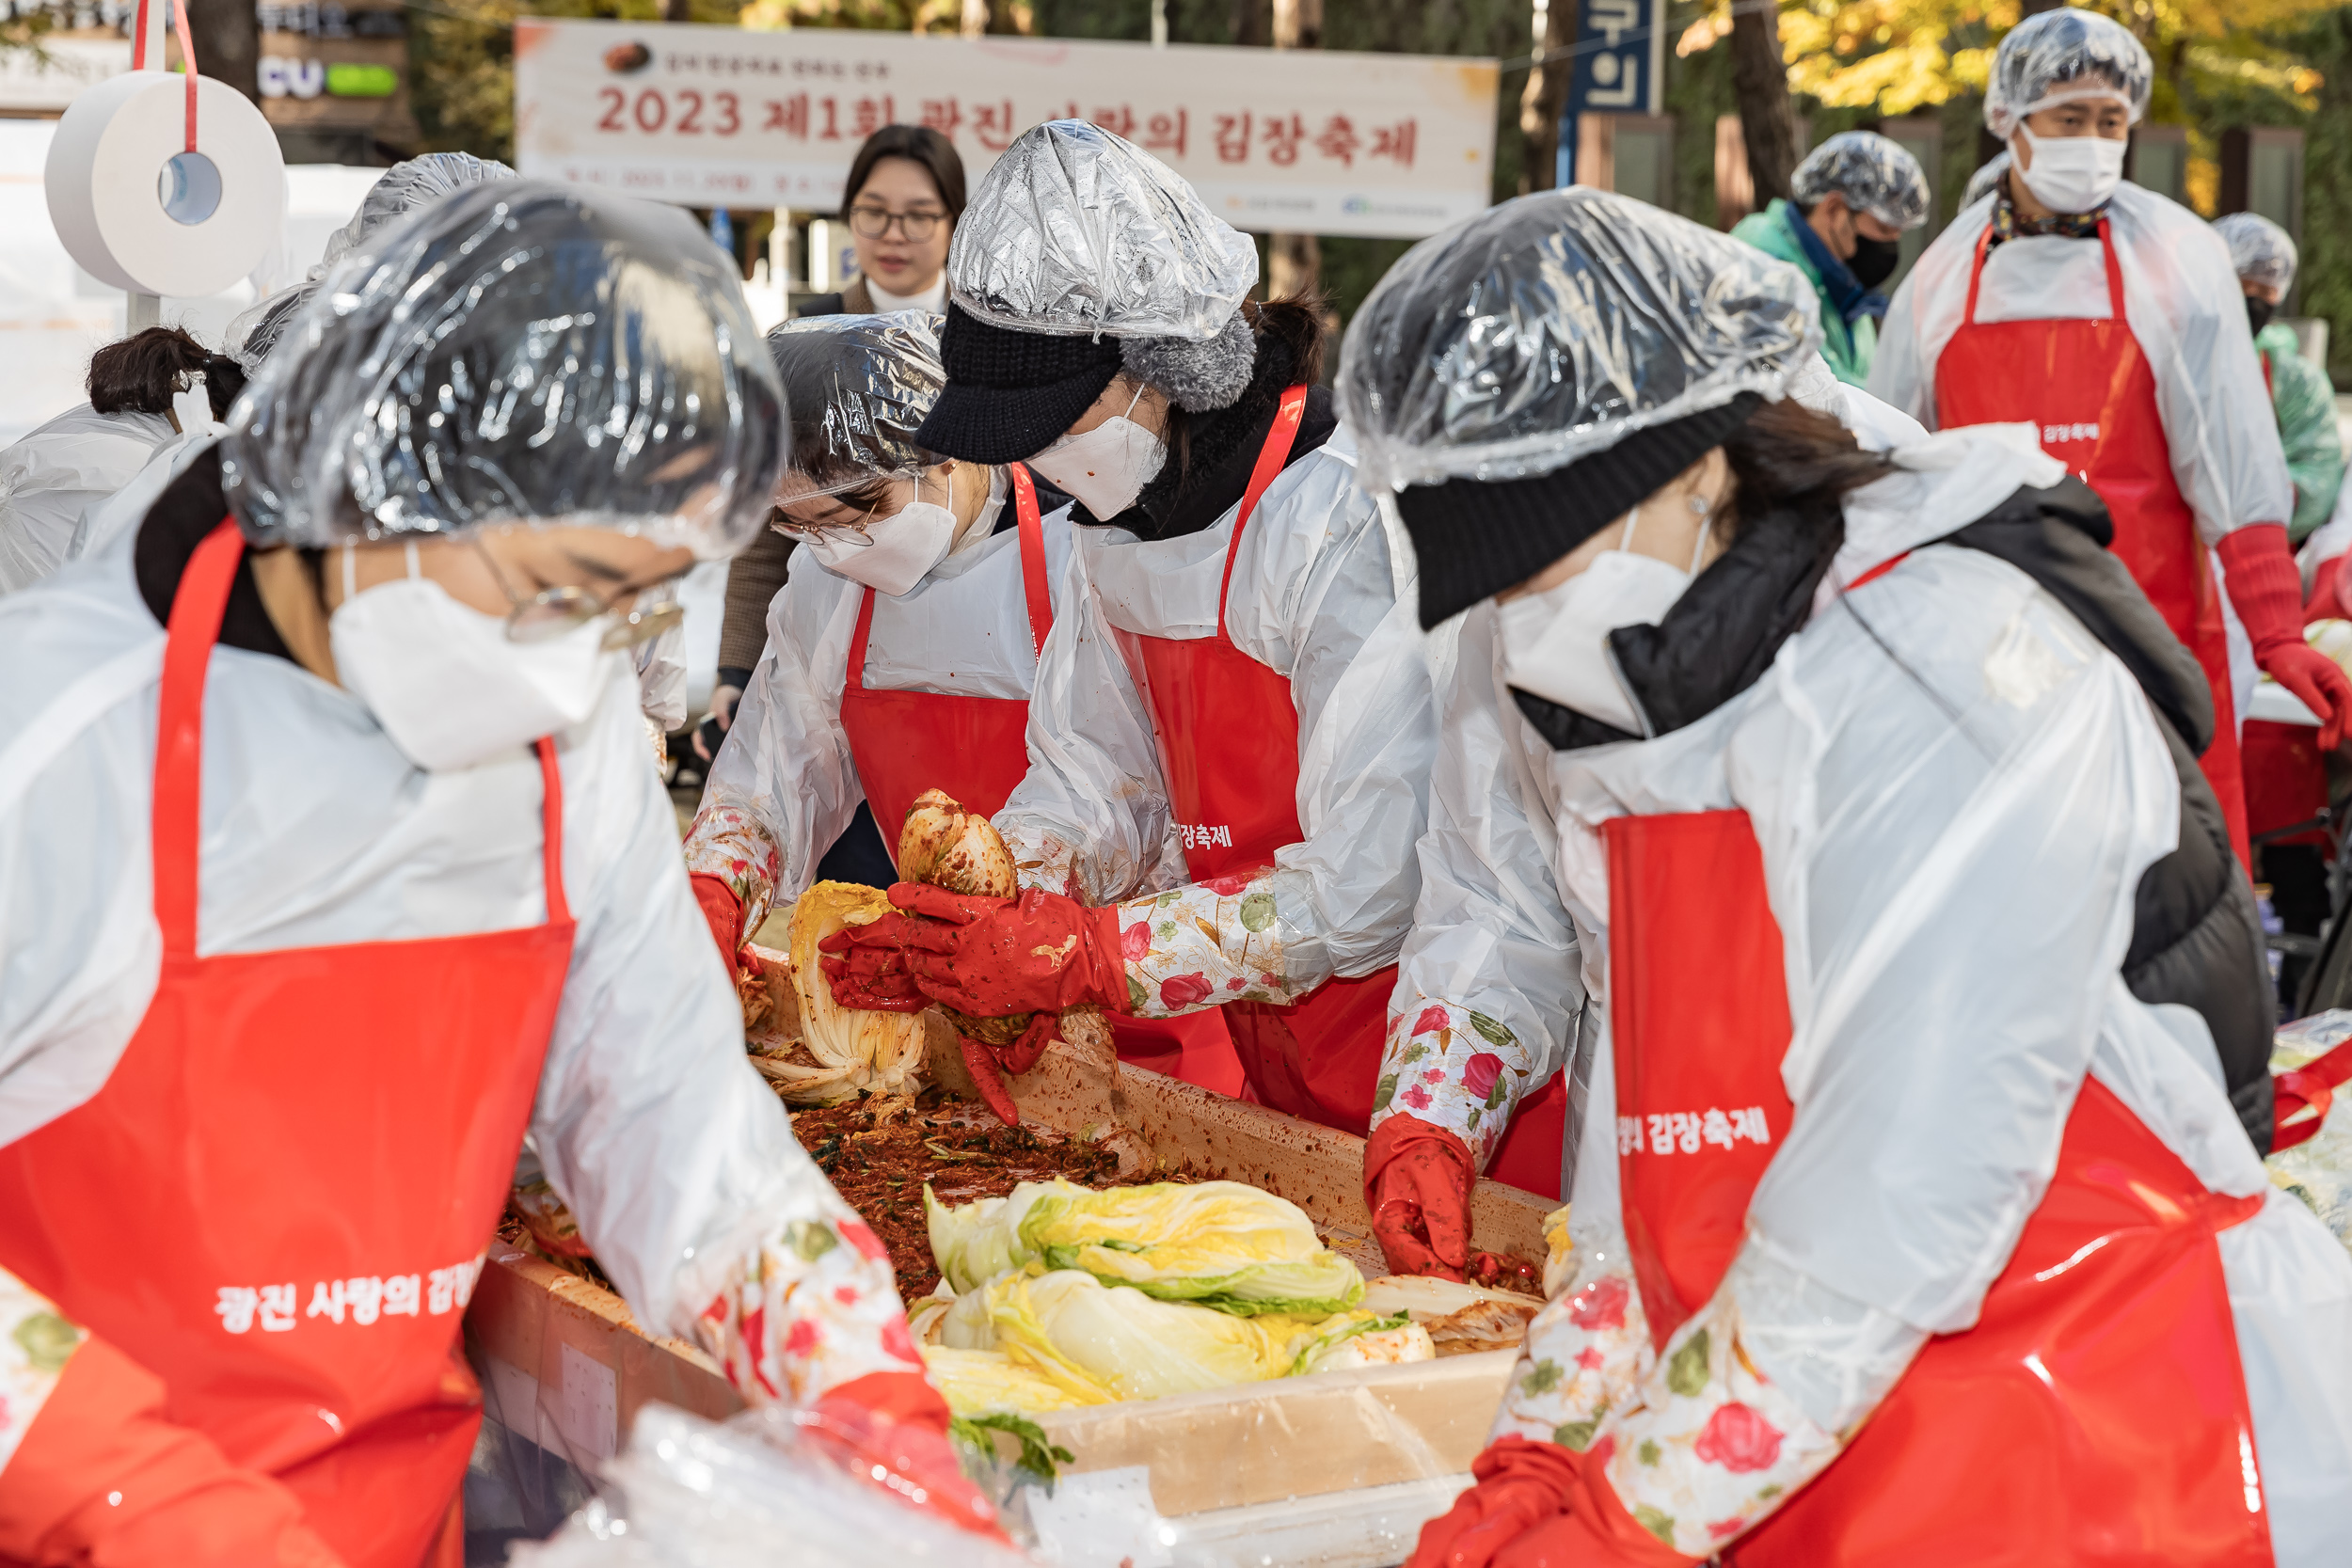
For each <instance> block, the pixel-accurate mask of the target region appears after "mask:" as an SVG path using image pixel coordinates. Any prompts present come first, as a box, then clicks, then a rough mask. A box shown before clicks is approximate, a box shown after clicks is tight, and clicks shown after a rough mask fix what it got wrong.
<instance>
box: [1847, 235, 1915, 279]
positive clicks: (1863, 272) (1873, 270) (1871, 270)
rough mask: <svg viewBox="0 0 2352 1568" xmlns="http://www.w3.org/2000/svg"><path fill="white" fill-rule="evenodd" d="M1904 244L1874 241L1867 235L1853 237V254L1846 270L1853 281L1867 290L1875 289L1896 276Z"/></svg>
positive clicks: (1892, 241)
mask: <svg viewBox="0 0 2352 1568" xmlns="http://www.w3.org/2000/svg"><path fill="white" fill-rule="evenodd" d="M1902 248H1903V247H1902V242H1901V241H1899V240H1874V239H1872V238H1870V236H1869V235H1867V234H1856V235H1855V236H1854V237H1853V254H1852V255H1851V256H1849V257H1847V258H1846V270H1847V271H1848V272H1850V273H1852V274H1853V280H1854V281H1855V282H1857V283H1859V284H1861V285H1862V286H1863V287H1864V288H1866V289H1875V288H1877V287H1878V286H1879V285H1880V284H1882V283H1883V282H1885V281H1886V280H1887V279H1888V278H1889V277H1893V276H1894V274H1895V263H1896V262H1898V261H1901V260H1902Z"/></svg>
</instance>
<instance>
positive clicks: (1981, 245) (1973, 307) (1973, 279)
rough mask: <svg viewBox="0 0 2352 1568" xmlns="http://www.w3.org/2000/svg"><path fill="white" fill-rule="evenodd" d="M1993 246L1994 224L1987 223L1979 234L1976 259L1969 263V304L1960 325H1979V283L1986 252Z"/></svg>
mask: <svg viewBox="0 0 2352 1568" xmlns="http://www.w3.org/2000/svg"><path fill="white" fill-rule="evenodd" d="M1992 248H1993V225H1992V224H1990V223H1987V224H1986V225H1985V226H1984V232H1983V233H1981V234H1979V235H1978V236H1977V256H1976V260H1975V261H1971V262H1969V263H1968V306H1967V309H1964V310H1963V311H1961V313H1960V325H1963V326H1974V325H1977V285H1979V283H1982V282H1983V281H1984V253H1985V252H1986V251H1988V250H1990V249H1992Z"/></svg>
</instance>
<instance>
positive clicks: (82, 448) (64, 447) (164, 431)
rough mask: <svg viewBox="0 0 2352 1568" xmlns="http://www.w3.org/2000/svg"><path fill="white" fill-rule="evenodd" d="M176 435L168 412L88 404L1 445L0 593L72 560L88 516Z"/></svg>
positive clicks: (27, 584)
mask: <svg viewBox="0 0 2352 1568" xmlns="http://www.w3.org/2000/svg"><path fill="white" fill-rule="evenodd" d="M175 436H176V433H175V432H174V431H173V430H172V428H171V421H170V420H167V419H166V418H165V417H164V416H163V415H161V414H141V413H138V412H136V411H135V410H131V409H125V410H123V411H121V412H119V413H114V414H101V413H99V412H98V411H97V410H96V409H94V408H92V407H91V406H90V405H89V404H87V403H84V404H78V405H76V406H74V407H72V408H69V409H67V410H66V411H65V412H64V413H62V414H60V415H58V416H57V417H56V419H54V420H50V421H49V422H48V423H47V424H45V425H42V426H41V427H40V429H39V430H36V431H34V432H33V433H32V434H31V435H29V436H25V437H24V439H23V440H21V441H19V442H17V443H16V444H15V445H13V446H11V447H9V448H8V449H7V450H5V451H0V594H13V593H15V592H17V591H18V590H19V589H23V588H29V587H31V586H32V585H33V584H34V583H36V582H39V581H40V579H41V578H45V577H47V576H48V575H49V574H50V573H52V572H54V571H56V569H57V568H58V567H59V566H62V565H63V564H65V562H67V561H68V560H69V559H71V550H72V543H73V539H74V536H75V534H76V533H77V532H78V531H79V530H80V528H81V526H82V519H83V517H84V516H85V515H87V514H88V513H90V512H92V511H94V510H96V509H97V508H98V507H100V506H103V504H104V503H105V500H106V498H107V497H109V496H111V495H113V494H114V493H115V492H116V491H117V490H119V489H120V488H122V486H124V485H125V484H128V483H130V482H131V480H132V479H133V478H134V477H135V476H136V474H137V473H138V471H139V470H140V469H141V468H142V467H146V465H147V462H148V460H149V459H150V458H151V457H153V456H154V455H155V452H156V450H157V449H158V448H160V447H162V446H164V445H166V444H167V443H168V442H170V441H171V440H173V439H174V438H175Z"/></svg>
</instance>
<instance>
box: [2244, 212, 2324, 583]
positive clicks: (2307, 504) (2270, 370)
mask: <svg viewBox="0 0 2352 1568" xmlns="http://www.w3.org/2000/svg"><path fill="white" fill-rule="evenodd" d="M2213 227H2214V231H2215V232H2216V233H2217V234H2219V235H2220V236H2221V238H2222V239H2223V240H2224V241H2225V242H2227V244H2228V245H2229V246H2230V264H2231V265H2232V266H2233V267H2235V268H2236V269H2237V279H2238V283H2239V286H2240V287H2242V288H2243V289H2244V290H2245V291H2246V325H2249V326H2250V327H2252V328H2253V330H2254V349H2255V352H2257V353H2258V354H2260V355H2261V356H2262V362H2263V380H2264V381H2265V382H2267V383H2268V384H2269V387H2270V410H2271V413H2272V414H2273V415H2274V416H2276V417H2277V419H2278V420H2279V444H2280V446H2282V447H2284V448H2286V452H2287V478H2288V479H2289V480H2291V481H2293V482H2294V484H2295V515H2294V516H2293V517H2292V518H2290V519H2289V520H2288V523H2287V537H2288V538H2289V539H2290V540H2291V541H2293V542H2294V543H2296V544H2297V545H2299V544H2301V543H2302V542H2303V541H2304V540H2305V539H2307V538H2309V537H2310V536H2311V534H2312V531H2313V530H2315V529H2316V528H2318V527H2319V525H2320V524H2322V523H2324V522H2326V521H2327V520H2328V514H2329V513H2331V512H2333V511H2334V510H2335V505H2336V491H2337V490H2338V488H2339V487H2341V486H2342V485H2343V483H2344V441H2343V438H2342V436H2340V435H2339V434H2338V432H2337V430H2336V389H2335V387H2334V386H2333V385H2332V384H2331V383H2330V382H2329V381H2328V372H2326V371H2324V370H2322V369H2320V368H2319V367H2318V366H2317V365H2314V364H2312V362H2311V361H2310V360H2308V359H2306V358H2304V357H2303V351H2302V347H2301V345H2300V344H2298V343H2297V342H2296V338H2295V329H2294V328H2293V327H2290V326H2288V325H2286V324H2285V323H2284V322H2274V321H2272V320H2271V319H2270V313H2271V312H2272V311H2273V310H2276V309H2278V308H2279V306H2280V302H2282V301H2283V300H2284V299H2285V298H2286V297H2287V290H2288V289H2290V288H2292V287H2294V285H2295V267H2296V250H2295V241H2294V239H2293V238H2292V237H2290V236H2289V235H2288V233H2287V231H2286V230H2283V229H2281V228H2280V227H2279V226H2278V225H2277V224H2275V223H2273V222H2271V221H2270V220H2269V219H2268V218H2266V217H2264V216H2263V215H2262V214H2259V213H2232V214H2229V215H2228V216H2226V217H2221V218H2217V219H2215V220H2214V226H2213Z"/></svg>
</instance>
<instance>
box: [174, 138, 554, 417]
mask: <svg viewBox="0 0 2352 1568" xmlns="http://www.w3.org/2000/svg"><path fill="white" fill-rule="evenodd" d="M515 177H516V176H515V171H514V170H513V169H511V168H508V167H507V166H505V165H504V164H501V163H500V162H498V161H497V160H496V159H490V158H477V157H475V156H474V155H473V154H472V153H470V152H428V153H426V154H424V155H423V156H422V157H421V158H410V159H409V160H407V161H406V162H405V163H399V164H394V165H393V166H391V167H390V168H388V169H386V170H385V171H384V177H383V178H382V179H381V180H378V181H377V182H375V184H374V185H373V187H372V188H370V190H369V191H368V194H367V197H366V198H365V199H363V200H362V201H361V202H360V203H359V210H358V212H357V213H355V214H352V219H351V221H350V222H349V223H347V224H344V225H343V226H342V228H341V229H338V230H335V232H334V233H332V234H329V235H328V236H327V237H326V250H325V251H324V252H323V253H322V254H321V255H320V257H319V259H318V261H317V263H316V264H315V265H314V266H312V267H311V268H310V273H309V275H308V276H307V277H304V279H303V280H302V281H301V282H300V283H297V284H295V285H294V287H293V288H291V289H286V290H283V291H281V292H279V293H275V294H272V295H270V296H269V297H268V298H266V299H264V300H262V302H261V303H260V304H258V305H255V306H254V307H253V308H252V309H249V310H246V312H244V313H243V314H242V315H240V316H238V317H237V318H236V319H235V320H234V321H231V322H230V324H229V330H228V332H227V333H226V334H225V335H224V337H223V338H222V340H221V352H222V353H223V354H226V355H229V356H230V357H232V358H234V359H236V360H238V361H239V362H240V363H242V364H243V365H244V366H245V368H246V370H247V371H250V370H252V369H253V367H254V366H256V365H258V364H260V363H261V362H262V358H263V357H264V356H267V355H268V353H269V351H270V350H271V349H273V348H275V347H277V346H278V337H279V335H280V334H282V333H283V332H284V331H285V329H286V326H287V324H288V323H290V322H292V321H293V320H294V316H295V314H296V313H297V312H298V311H299V310H300V309H302V307H303V306H304V305H306V304H308V303H310V296H311V295H312V294H313V293H317V292H318V286H319V279H321V278H323V277H326V274H327V270H328V269H329V268H331V267H332V266H334V264H335V263H336V262H338V261H342V259H343V258H344V257H346V256H348V255H350V254H351V253H352V252H353V251H355V250H357V249H358V248H359V246H360V245H362V244H364V243H365V242H366V241H367V240H368V238H369V237H370V236H371V235H373V234H374V233H375V232H376V231H377V230H380V229H383V228H385V227H386V226H387V225H389V224H391V223H393V222H395V221H397V220H398V219H401V218H404V217H406V216H407V215H408V214H410V213H413V212H415V211H416V210H417V209H418V208H420V207H426V206H430V205H431V204H432V203H434V202H436V201H438V200H440V199H441V198H443V197H445V196H452V195H454V194H455V193H457V192H458V191H461V190H464V189H466V188H467V187H468V186H469V185H486V184H488V183H489V182H492V181H494V180H512V179H514V178H515Z"/></svg>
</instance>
